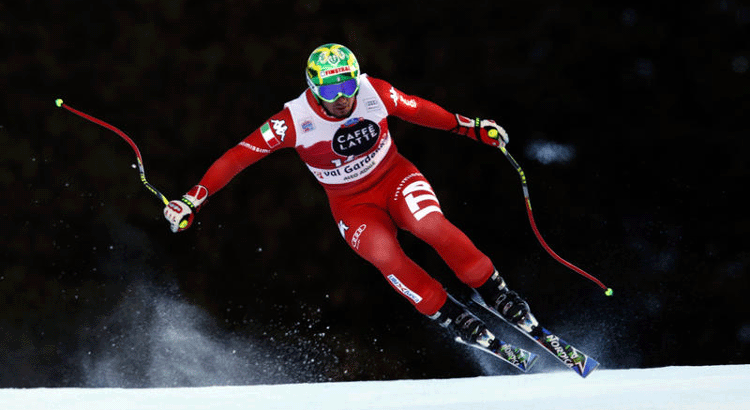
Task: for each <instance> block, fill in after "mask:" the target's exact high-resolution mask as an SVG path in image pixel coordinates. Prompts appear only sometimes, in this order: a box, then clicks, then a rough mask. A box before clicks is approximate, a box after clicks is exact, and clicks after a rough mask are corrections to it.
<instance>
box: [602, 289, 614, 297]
mask: <svg viewBox="0 0 750 410" xmlns="http://www.w3.org/2000/svg"><path fill="white" fill-rule="evenodd" d="M614 293H615V291H613V290H612V288H607V290H605V291H604V294H605V295H607V296H612V295H613V294H614Z"/></svg>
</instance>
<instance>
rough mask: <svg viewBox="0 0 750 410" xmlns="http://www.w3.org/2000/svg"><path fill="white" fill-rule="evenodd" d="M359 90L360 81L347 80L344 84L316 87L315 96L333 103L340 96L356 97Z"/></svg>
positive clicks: (354, 79)
mask: <svg viewBox="0 0 750 410" xmlns="http://www.w3.org/2000/svg"><path fill="white" fill-rule="evenodd" d="M358 90H359V81H357V79H356V78H352V79H351V80H346V81H344V82H343V83H338V84H330V85H320V86H317V87H315V89H314V91H315V94H316V95H317V96H318V97H319V98H320V99H321V100H323V101H325V102H329V103H332V102H334V101H336V100H337V99H338V98H339V97H340V96H344V97H346V98H351V97H354V95H356V94H357V91H358Z"/></svg>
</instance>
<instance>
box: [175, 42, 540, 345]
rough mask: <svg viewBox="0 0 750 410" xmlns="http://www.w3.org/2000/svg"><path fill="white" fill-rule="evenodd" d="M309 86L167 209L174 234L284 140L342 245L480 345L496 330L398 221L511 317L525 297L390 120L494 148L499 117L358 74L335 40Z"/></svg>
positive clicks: (525, 309)
mask: <svg viewBox="0 0 750 410" xmlns="http://www.w3.org/2000/svg"><path fill="white" fill-rule="evenodd" d="M305 75H306V78H307V84H308V88H307V89H306V90H305V91H304V92H303V93H302V94H301V95H300V96H299V97H298V98H296V99H294V100H291V101H289V102H287V103H286V104H285V105H284V108H283V109H282V110H281V111H280V112H278V113H276V114H275V115H273V116H271V117H270V118H269V119H268V121H266V122H264V123H263V125H261V126H260V127H259V128H258V129H256V130H255V131H253V132H252V133H251V134H250V135H248V136H247V137H245V138H244V139H243V140H242V141H240V142H239V144H238V145H236V146H234V147H233V148H231V149H229V150H228V151H227V152H225V153H224V154H223V155H222V156H221V157H220V158H219V159H218V160H216V161H215V162H214V163H213V165H211V167H210V168H209V169H208V171H207V172H206V173H205V174H204V176H203V178H202V179H201V180H200V182H199V183H198V184H197V185H195V186H194V187H193V188H192V189H190V190H189V191H188V192H187V193H186V194H185V195H183V197H182V198H181V199H179V200H173V201H171V202H169V204H168V205H167V206H166V207H165V208H164V216H165V218H166V219H167V220H168V221H169V223H170V227H171V230H172V231H173V232H178V231H183V230H185V229H187V228H188V227H190V225H191V224H192V222H193V219H194V216H195V213H196V212H197V211H198V210H199V209H200V208H201V206H202V205H204V203H205V201H206V200H207V199H208V198H209V196H212V195H215V194H216V193H217V192H218V191H219V190H220V189H222V188H223V187H224V186H225V185H226V184H227V183H229V181H230V180H231V179H232V178H234V176H235V175H237V174H238V173H239V172H240V171H242V170H243V169H245V168H246V167H248V166H250V165H252V164H253V163H255V162H256V161H258V160H260V159H261V158H263V157H265V156H267V155H269V154H271V153H273V152H275V151H277V150H280V149H282V148H294V149H295V150H296V151H297V153H298V154H299V156H300V158H301V159H302V160H303V161H304V162H305V164H306V165H307V167H308V168H309V169H310V171H311V172H312V174H313V175H314V176H315V178H316V179H317V180H318V182H319V183H320V184H321V185H322V186H323V188H324V190H325V192H326V194H327V197H328V200H329V203H330V207H331V212H332V213H333V217H334V219H335V221H336V223H337V224H338V227H339V230H340V231H341V235H342V236H343V238H344V240H345V241H346V243H347V244H348V245H349V246H350V247H351V248H352V249H353V250H354V252H356V253H357V254H358V255H360V256H361V257H362V258H364V259H365V260H367V261H369V262H370V263H372V264H373V265H374V266H375V267H376V268H377V269H378V270H380V272H381V273H382V274H383V276H384V277H385V278H386V279H387V281H388V283H389V284H390V285H391V286H392V287H393V288H394V289H395V290H396V291H398V292H399V293H400V294H401V295H403V296H404V297H405V298H406V299H407V300H408V301H409V302H411V303H412V304H413V305H414V306H415V307H416V309H417V310H418V311H419V312H421V313H423V314H424V315H427V316H428V317H430V318H432V319H435V320H438V321H439V322H438V323H439V324H440V325H441V326H443V327H445V328H448V329H449V330H451V331H452V333H453V334H454V336H457V337H460V338H461V339H462V340H464V341H466V342H468V343H479V344H481V345H483V346H484V347H488V345H490V344H492V343H493V341H494V340H495V338H494V336H493V335H492V334H491V333H490V332H489V331H488V330H487V327H486V326H485V324H484V323H483V322H482V321H481V320H480V319H478V318H477V317H476V316H475V315H473V314H472V313H470V312H469V311H468V310H466V309H465V308H464V307H463V306H462V305H461V304H459V303H458V302H457V301H456V300H455V299H454V298H452V297H449V295H448V294H447V292H446V291H445V290H444V288H443V286H442V285H441V284H440V283H439V282H438V281H437V280H435V279H434V278H432V277H431V276H430V275H428V274H427V272H425V270H424V269H422V268H421V267H420V266H418V265H417V264H416V263H415V262H413V261H412V260H411V259H410V258H409V257H408V256H407V255H406V254H405V253H404V251H403V250H402V248H401V246H400V245H399V243H398V241H397V238H396V233H397V229H404V230H407V231H409V232H411V233H412V234H414V235H415V236H416V237H418V238H420V239H421V240H423V241H425V242H426V243H427V244H429V245H430V246H432V247H433V248H434V249H435V250H436V251H437V252H438V254H439V255H440V256H441V258H442V259H443V260H444V261H445V262H446V263H447V264H448V266H449V267H450V268H451V270H452V271H453V272H454V273H455V275H456V276H457V277H458V278H459V279H460V280H461V281H462V282H463V283H465V284H466V285H468V286H470V287H471V288H474V289H476V291H477V292H478V294H479V295H480V296H481V297H482V298H483V299H484V301H485V302H486V303H487V305H489V306H490V307H492V308H493V309H495V310H496V311H498V312H499V313H500V314H501V315H503V316H504V317H506V318H508V319H509V320H510V321H512V322H514V323H515V322H518V321H520V320H521V319H522V318H524V317H525V316H526V314H527V313H529V306H528V304H527V303H526V302H525V301H524V300H523V299H522V298H521V297H519V295H518V294H517V293H516V292H514V291H511V290H509V289H508V287H507V286H506V284H505V281H504V280H503V278H502V277H501V276H500V274H499V273H498V271H497V270H496V269H495V267H494V265H493V263H492V262H491V261H490V259H489V258H488V257H487V256H486V255H485V254H483V253H482V252H481V251H479V250H478V249H477V248H476V247H475V245H474V244H473V243H472V242H471V240H470V239H469V238H468V237H467V236H466V235H465V234H464V233H463V232H462V231H461V230H459V229H458V228H457V227H456V226H454V225H453V224H452V223H451V222H449V221H448V220H447V219H446V218H445V216H444V215H443V212H442V210H441V207H440V203H439V202H438V199H437V197H436V196H435V192H434V191H433V189H432V187H431V186H430V184H429V182H428V181H427V179H426V178H425V177H424V176H423V175H422V174H421V173H420V172H419V170H417V168H416V167H415V166H414V165H413V164H411V163H410V162H409V161H408V160H407V159H406V158H404V157H403V156H401V154H399V152H398V151H397V149H396V146H395V144H394V141H393V140H392V138H391V134H390V132H389V129H388V123H387V121H386V119H387V117H388V116H391V115H393V116H396V117H398V118H400V119H402V120H405V121H409V122H411V123H414V124H418V125H421V126H425V127H430V128H436V129H441V130H446V131H451V132H453V133H456V134H460V135H464V136H467V137H470V138H472V139H475V140H477V141H481V142H483V143H485V144H488V145H491V146H493V147H498V146H505V144H507V143H508V135H507V134H506V132H505V130H504V129H503V128H501V127H500V126H498V125H497V124H496V123H495V121H492V120H487V119H479V118H476V119H470V118H468V117H465V116H463V115H459V114H452V113H450V112H448V111H446V110H445V109H443V108H441V107H440V106H438V105H437V104H435V103H433V102H430V101H427V100H425V99H423V98H420V97H417V96H413V95H407V94H404V93H403V92H401V91H400V90H398V89H396V88H395V87H393V86H392V85H391V84H389V83H387V82H386V81H383V80H380V79H377V78H374V77H370V76H368V75H367V74H364V73H360V68H359V63H358V62H357V59H356V58H355V56H354V54H353V53H352V52H351V51H350V50H349V49H348V48H347V47H344V46H342V45H339V44H324V45H322V46H320V47H318V48H316V49H315V50H314V51H313V52H312V53H311V54H310V57H309V58H308V60H307V67H306V70H305Z"/></svg>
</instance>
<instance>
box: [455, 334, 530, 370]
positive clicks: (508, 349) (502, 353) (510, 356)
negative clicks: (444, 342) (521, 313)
mask: <svg viewBox="0 0 750 410" xmlns="http://www.w3.org/2000/svg"><path fill="white" fill-rule="evenodd" d="M485 333H486V334H488V336H487V338H486V339H485V340H478V341H477V343H469V342H467V341H465V340H463V339H462V338H460V337H458V336H456V338H455V340H456V342H458V343H461V344H464V345H466V346H471V347H473V348H475V349H478V350H481V351H483V352H485V353H489V354H491V355H492V356H495V357H496V358H498V359H500V360H502V361H504V362H506V363H508V364H510V365H511V366H513V367H515V368H516V369H518V370H520V371H522V372H527V371H529V369H530V368H531V366H533V365H534V362H536V359H537V358H538V356H537V354H536V353H532V352H529V351H528V350H524V349H521V348H519V347H515V346H513V345H512V344H510V343H506V342H504V341H502V340H500V339H495V338H494V336H493V335H492V334H491V333H489V331H487V332H485ZM494 340H497V342H498V343H492V342H493V341H494ZM485 345H487V346H485Z"/></svg>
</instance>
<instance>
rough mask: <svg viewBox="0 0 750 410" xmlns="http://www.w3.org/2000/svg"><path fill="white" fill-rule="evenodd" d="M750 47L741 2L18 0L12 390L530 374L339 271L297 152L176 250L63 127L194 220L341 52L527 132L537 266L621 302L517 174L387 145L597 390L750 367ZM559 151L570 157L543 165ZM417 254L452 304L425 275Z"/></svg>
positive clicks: (434, 269) (416, 246) (549, 233)
mask: <svg viewBox="0 0 750 410" xmlns="http://www.w3.org/2000/svg"><path fill="white" fill-rule="evenodd" d="M749 24H750V8H749V7H748V6H747V5H743V4H741V3H740V2H736V1H732V0H723V1H711V0H707V1H699V2H690V5H687V4H684V3H681V2H660V4H658V5H654V4H652V3H651V2H620V3H612V2H588V1H576V2H573V3H571V2H554V1H530V2H513V4H512V5H511V4H505V3H504V2H492V1H487V2H472V1H469V2H452V1H450V2H449V1H439V0H438V1H431V2H410V1H398V2H395V1H379V2H361V3H359V2H328V1H315V0H301V1H297V2H264V1H243V2H240V1H212V2H188V1H181V0H171V1H149V0H142V1H135V2H125V1H95V2H84V1H33V2H32V1H17V2H4V3H2V5H0V33H2V54H1V55H0V73H2V75H1V76H0V82H1V86H2V90H3V96H4V99H3V107H2V118H1V121H2V122H0V141H1V144H2V145H1V146H2V151H1V152H2V156H1V158H2V167H0V183H2V192H3V197H2V199H1V200H0V226H2V236H0V241H1V243H2V253H3V254H2V259H3V267H2V273H0V348H1V349H2V354H1V355H0V386H2V387H12V386H20V387H34V386H126V387H138V386H165V385H167V386H172V385H183V386H184V385H205V384H250V383H286V382H318V381H345V380H372V379H402V378H434V377H466V376H476V375H481V374H491V373H500V374H504V373H508V374H512V373H513V371H512V370H509V369H508V368H507V366H503V365H502V364H500V365H498V364H496V363H493V362H491V361H488V360H486V359H487V358H486V357H483V356H477V355H475V354H472V352H469V351H467V350H466V349H465V348H462V347H461V346H458V345H455V344H453V343H452V342H451V341H450V339H449V338H448V337H447V336H445V335H444V334H443V333H442V332H441V331H440V329H439V328H438V327H437V326H436V325H435V324H433V323H432V322H430V321H429V320H427V319H426V318H424V317H422V316H421V315H419V314H418V313H417V312H416V311H415V310H414V309H413V308H412V307H411V306H410V305H409V304H408V303H407V302H406V301H405V300H404V299H403V298H402V297H401V296H399V295H397V294H396V293H395V292H393V291H392V290H391V288H390V287H389V286H388V285H387V284H386V282H385V281H384V279H383V278H382V276H381V275H380V274H379V273H378V272H377V271H376V270H375V269H374V268H372V267H371V266H369V265H368V264H367V263H366V262H364V261H363V260H361V259H359V258H358V257H357V256H356V255H355V254H354V253H353V252H351V251H350V250H349V249H348V247H347V246H346V244H345V243H344V242H343V241H342V240H341V239H340V236H339V233H338V230H337V228H336V225H335V223H334V221H333V220H332V218H331V216H330V214H329V211H328V207H327V203H326V200H325V197H324V194H323V191H322V189H321V188H320V187H319V186H318V185H317V183H316V182H315V180H314V178H313V177H311V176H310V175H309V173H308V171H307V169H306V168H305V167H304V165H303V164H302V163H301V162H300V161H299V160H298V158H297V156H296V154H295V153H294V152H293V151H291V150H290V151H288V152H286V151H284V152H280V153H277V154H274V155H273V156H271V157H268V158H266V159H264V160H262V161H261V162H259V163H258V164H256V165H255V166H253V167H251V168H249V169H247V170H245V171H244V172H243V173H242V174H240V175H239V176H238V177H237V178H236V179H235V180H234V181H232V183H231V184H230V185H229V186H227V188H225V190H223V191H221V192H220V193H218V194H217V195H216V196H214V197H213V198H212V199H211V200H210V201H209V203H208V204H207V206H206V207H205V208H204V209H203V210H202V211H201V213H200V215H199V216H198V219H197V221H198V222H197V224H196V225H194V227H193V228H191V229H190V230H189V231H187V232H185V233H182V234H179V235H175V234H172V233H171V232H169V230H168V228H167V224H166V222H165V221H164V220H163V219H162V217H161V209H162V206H161V204H160V203H159V202H158V200H156V199H155V198H154V197H152V196H151V195H150V194H149V193H148V192H147V191H146V190H145V189H144V188H143V186H142V185H141V182H140V181H139V180H138V173H137V171H136V170H135V169H134V168H133V164H134V163H135V157H134V155H133V153H132V151H131V150H130V148H129V147H128V146H127V144H126V143H125V142H123V141H122V140H121V139H119V137H117V136H116V135H115V134H114V133H112V132H110V131H107V130H106V129H104V128H101V127H98V126H96V125H94V124H92V123H89V122H87V121H85V120H83V119H81V118H79V117H76V116H74V115H72V114H70V113H68V112H66V111H64V110H62V109H59V108H57V107H55V105H54V100H55V98H58V97H62V98H64V99H65V102H66V103H67V104H69V105H71V106H72V107H74V108H78V109H80V110H83V111H85V112H88V113H90V114H92V115H94V116H97V117H99V118H102V119H104V120H106V121H108V122H110V123H112V124H114V125H116V126H117V127H119V128H121V129H122V130H124V131H125V132H126V133H128V135H130V136H131V137H132V138H133V139H134V140H135V141H136V142H137V143H138V144H139V147H140V149H141V152H142V153H143V156H144V162H145V166H146V173H147V177H148V179H149V181H150V182H151V183H152V184H154V185H155V186H156V187H157V188H159V189H161V190H162V191H163V192H164V193H165V194H166V195H167V196H169V197H174V198H176V197H178V196H179V195H181V194H182V193H184V192H185V191H186V190H187V189H189V188H190V187H191V186H192V185H193V184H195V183H196V182H197V181H198V180H199V179H200V177H201V176H202V175H203V172H205V170H206V169H207V168H208V166H209V165H210V164H211V163H212V162H213V161H214V160H215V159H216V158H217V157H218V156H219V155H221V154H222V153H223V152H224V151H225V150H226V149H228V148H230V147H232V146H233V145H235V144H236V143H237V142H238V141H239V140H241V139H242V138H243V137H244V136H245V135H246V134H248V133H249V132H250V131H252V130H253V129H255V128H256V127H258V126H259V125H260V124H261V123H262V122H263V121H264V120H265V119H266V118H267V117H268V116H270V115H271V114H273V113H275V112H277V111H278V110H280V109H281V107H282V105H283V103H284V102H286V101H288V100H290V99H292V98H294V97H296V96H297V95H299V93H301V92H302V90H303V89H304V87H305V83H304V77H303V67H304V64H305V61H306V59H307V56H308V55H309V53H310V51H312V49H313V48H315V47H316V46H318V45H320V44H322V43H325V42H340V43H343V44H346V45H347V46H349V47H350V48H351V49H352V50H353V51H354V52H355V54H356V55H357V57H358V59H359V61H360V64H361V66H362V68H363V71H364V72H366V73H369V74H370V75H373V76H375V77H380V78H383V79H385V80H387V81H389V82H391V83H392V84H394V85H395V86H396V87H398V88H400V89H401V90H403V91H405V92H407V93H411V94H416V95H420V96H422V97H425V98H427V99H430V100H432V101H434V102H436V103H438V104H440V105H441V106H443V107H445V108H446V109H448V110H449V111H456V112H461V113H463V114H465V115H476V116H482V117H489V118H493V119H495V120H497V121H498V123H500V124H501V125H503V126H504V127H505V128H506V129H507V130H508V132H509V134H510V137H511V143H510V145H509V146H508V148H509V150H510V152H511V153H512V154H513V155H514V156H515V157H516V158H517V159H518V160H519V162H520V163H521V166H522V167H524V170H525V172H526V175H527V177H528V181H529V185H530V191H531V198H532V204H533V206H534V213H535V216H536V222H537V224H538V226H539V229H540V230H541V232H542V234H543V235H544V236H545V238H546V240H547V242H548V243H549V244H550V246H551V247H552V248H553V249H554V250H555V251H557V252H558V253H559V254H560V255H561V256H563V257H564V258H566V259H568V260H570V261H571V262H573V263H575V264H577V265H578V266H580V267H582V268H584V269H585V270H587V271H589V272H590V273H592V274H594V275H596V276H598V277H599V278H600V279H601V280H602V281H604V282H605V283H606V284H607V285H608V286H611V287H612V288H614V290H615V295H614V296H613V297H611V298H607V297H605V296H604V295H603V294H602V292H601V290H599V289H598V288H597V287H596V286H595V285H594V284H592V283H590V282H588V281H586V280H585V279H583V278H581V277H579V276H578V275H576V274H575V273H574V272H572V271H569V270H568V269H566V268H565V267H563V266H562V265H560V264H558V263H557V262H555V261H554V260H553V259H552V258H551V257H550V256H549V255H547V254H546V253H545V252H544V250H543V249H542V248H541V247H540V246H539V244H538V243H537V242H536V239H535V237H534V236H533V233H532V231H531V228H530V227H529V225H528V220H527V219H526V216H525V208H524V203H523V196H522V192H521V189H520V183H519V179H518V175H517V174H516V172H515V171H514V170H513V168H512V167H510V165H509V164H508V162H507V161H506V160H505V159H504V157H503V156H502V155H501V153H500V152H497V151H495V150H493V149H490V148H489V147H486V146H483V145H479V144H476V143H474V142H472V141H470V140H468V139H464V138H462V137H457V136H454V135H450V134H448V133H445V132H438V131H434V130H429V129H424V128H419V127H416V126H413V125H411V124H408V123H404V122H401V121H399V120H397V119H394V120H392V121H391V126H392V132H393V135H394V139H395V141H396V143H397V145H398V147H399V149H400V151H401V152H402V153H403V154H405V156H407V157H408V158H410V159H411V160H412V161H413V162H415V163H416V165H417V166H418V167H419V168H420V169H421V170H422V172H423V173H424V174H425V175H426V176H427V177H428V179H429V180H430V181H431V183H432V185H433V186H434V188H435V189H436V191H437V194H438V197H439V198H440V199H441V203H442V206H443V210H444V212H445V213H446V215H447V216H448V217H449V219H451V220H452V221H453V222H454V223H455V224H456V225H458V226H459V227H461V228H462V229H463V230H464V231H465V232H466V233H467V234H468V235H469V236H470V237H471V238H472V239H473V240H474V241H475V243H476V244H477V246H478V247H479V248H480V249H482V250H484V251H485V252H486V253H487V254H488V255H489V256H490V257H491V258H492V259H493V261H494V262H495V263H496V265H497V266H498V268H499V269H500V270H501V271H502V273H503V276H504V277H505V278H506V280H507V281H508V283H509V285H510V286H511V287H512V288H514V289H516V290H518V291H519V292H521V293H522V294H523V295H525V296H526V297H527V299H528V300H529V302H530V304H531V306H532V309H533V311H534V312H535V313H536V315H537V317H538V318H539V319H540V320H541V321H542V323H543V324H545V325H546V326H547V327H548V328H550V329H551V330H553V331H558V332H559V333H561V334H562V335H563V336H566V337H567V339H568V340H569V341H571V342H573V343H574V344H576V345H578V346H579V347H581V348H582V349H584V350H586V351H589V352H590V353H592V354H594V355H595V356H596V357H597V358H598V359H599V360H600V361H601V362H602V363H603V366H604V367H606V368H632V367H658V366H671V365H712V364H735V363H750V351H749V350H748V349H749V348H750V317H748V313H749V311H750V309H748V304H747V302H746V299H745V298H746V295H747V291H748V288H749V286H748V285H749V283H748V276H747V273H746V271H747V266H748V263H750V253H749V252H748V240H747V234H748V231H749V229H750V220H749V219H748V217H747V216H746V213H745V208H746V206H745V203H746V201H745V200H744V196H743V195H742V194H743V191H745V187H746V186H747V176H748V169H747V159H746V155H747V152H746V150H747V148H748V144H747V142H746V139H747V137H748V131H750V126H748V120H747V118H748V112H749V111H750V103H748V97H747V96H748V91H750V72H749V71H750V69H749V68H748V57H750V49H748V38H750V36H749V35H748V34H749V33H748V25H749ZM540 142H550V143H555V144H560V145H561V146H563V147H566V148H568V149H572V150H573V151H574V155H573V157H572V159H570V160H569V161H565V162H554V163H549V164H545V163H542V162H540V161H537V160H535V159H534V156H533V150H532V149H531V148H532V147H533V146H534V144H536V143H540ZM403 243H404V247H405V248H406V249H407V253H409V254H410V255H412V256H413V258H414V259H415V260H417V261H418V262H419V263H420V264H422V265H423V266H424V267H425V268H426V269H428V271H430V272H431V273H433V274H434V276H436V277H437V278H439V279H440V280H441V281H442V282H443V283H444V284H445V285H446V287H448V289H449V290H451V291H454V292H460V290H459V287H458V286H456V282H455V280H454V279H453V277H452V275H451V274H450V272H449V271H448V269H447V267H446V266H445V265H444V264H443V263H442V262H441V261H440V260H439V258H438V257H437V255H436V254H435V253H434V252H433V251H432V250H431V249H429V248H427V247H426V246H425V245H423V244H421V243H420V242H418V241H416V240H415V239H414V238H412V237H409V236H408V235H404V236H403ZM497 329H498V331H499V332H498V333H502V332H506V331H507V328H504V327H502V326H497ZM506 336H507V338H508V339H511V340H516V339H514V335H513V332H510V331H508V332H507V334H506ZM518 343H519V344H524V345H526V346H528V345H527V344H525V341H524V340H520V341H518ZM561 369H562V368H561V366H558V365H557V364H556V363H552V362H547V363H544V362H543V363H542V364H541V365H540V366H539V370H537V371H545V370H561Z"/></svg>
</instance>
